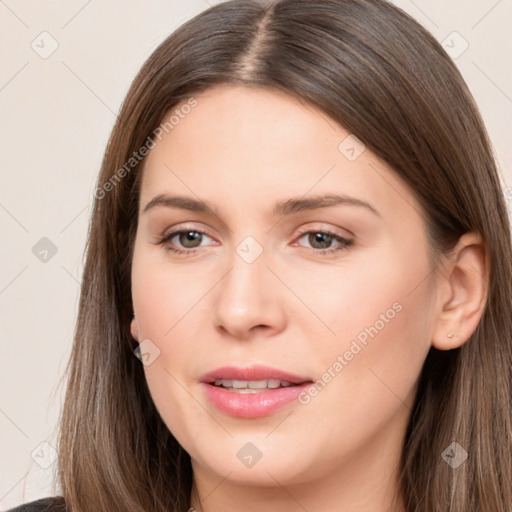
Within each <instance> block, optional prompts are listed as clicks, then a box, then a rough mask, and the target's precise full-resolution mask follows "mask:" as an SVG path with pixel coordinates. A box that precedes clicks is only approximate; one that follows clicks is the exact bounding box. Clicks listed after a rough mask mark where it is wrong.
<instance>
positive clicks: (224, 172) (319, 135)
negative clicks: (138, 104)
mask: <svg viewBox="0 0 512 512" xmlns="http://www.w3.org/2000/svg"><path fill="white" fill-rule="evenodd" d="M193 98H194V100H195V106H193V107H191V108H186V109H185V108H183V105H186V104H193V103H190V101H189V100H185V101H184V102H182V103H181V104H179V105H176V106H175V107H173V108H172V109H171V111H170V112H168V113H167V114H166V116H164V120H163V122H164V123H165V121H166V119H170V117H171V116H173V120H174V122H173V123H172V128H168V129H167V130H166V131H164V132H163V133H162V136H161V140H155V142H156V146H155V147H154V148H153V149H152V150H151V151H150V153H149V155H148V157H147V158H146V161H145V164H144V171H143V172H144V176H143V181H142V189H141V205H142V206H143V205H144V204H146V203H147V202H148V201H149V200H151V199H152V198H153V197H154V196H155V195H157V194H162V193H169V194H171V193H172V194H173V195H175V194H181V195H188V196H191V195H195V196H196V198H198V197H201V198H203V199H205V200H208V202H212V203H214V204H216V205H219V208H223V207H226V208H227V206H228V205H229V204H232V205H234V206H236V205H237V206H238V209H239V211H240V210H241V209H244V210H245V211H246V210H247V209H248V208H254V209H268V210H270V209H271V208H272V207H273V205H274V203H275V202H279V201H280V200H283V199H286V198H288V197H292V196H294V197H297V196H305V195H321V194H326V193H336V194H347V195H352V196H357V197H359V198H360V199H362V200H365V201H367V202H369V203H371V204H374V205H380V209H383V210H384V211H388V212H389V213H393V212H394V213H395V214H397V215H402V214H403V213H404V212H405V211H406V210H407V211H409V212H410V210H411V209H413V210H414V209H416V211H417V212H419V211H420V207H419V205H418V203H417V202H416V200H415V197H414V195H413V194H412V192H411V191H410V190H409V189H408V187H407V186H406V185H405V183H403V182H402V180H401V179H400V178H399V177H398V176H397V175H396V173H395V172H394V171H393V170H392V169H390V168H389V167H388V166H387V165H385V164H384V163H383V162H381V161H380V160H379V159H377V158H376V156H375V155H373V154H372V153H371V151H369V150H368V149H366V148H364V146H361V144H360V142H359V141H358V140H357V139H356V138H354V136H353V135H351V134H350V133H349V132H348V131H347V130H346V129H345V128H344V127H343V126H341V125H340V124H338V123H336V122H335V121H334V120H333V119H331V118H330V117H329V116H327V115H326V114H325V113H324V112H322V111H321V110H320V109H318V108H316V107H315V106H314V105H311V104H309V103H307V102H305V101H301V100H299V99H296V98H294V97H292V96H289V95H287V94H284V93H282V92H278V91H273V90H268V89H258V88H249V87H241V86H228V85H222V86H216V87H214V88H211V89H208V90H207V91H204V92H202V93H201V94H198V95H195V96H194V97H193ZM180 109H183V110H180ZM352 149H353V151H351V150H352ZM347 150H348V153H347ZM361 151H362V152H361ZM359 153H360V154H359ZM354 156H355V157H356V158H354ZM397 199H398V201H397ZM267 203H268V204H267Z"/></svg>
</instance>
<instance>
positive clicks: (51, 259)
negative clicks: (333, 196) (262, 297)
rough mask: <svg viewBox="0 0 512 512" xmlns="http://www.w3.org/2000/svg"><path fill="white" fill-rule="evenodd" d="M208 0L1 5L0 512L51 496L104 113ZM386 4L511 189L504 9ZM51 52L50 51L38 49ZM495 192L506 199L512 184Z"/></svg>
mask: <svg viewBox="0 0 512 512" xmlns="http://www.w3.org/2000/svg"><path fill="white" fill-rule="evenodd" d="M214 3H218V2H214V1H213V0H209V1H206V0H194V1H192V0H190V1H186V0H180V1H178V0H167V1H163V0H158V1H152V2H142V1H140V2H136V1H135V0H130V1H121V0H115V1H108V2H107V1H103V2H100V1H99V0H89V1H86V0H73V1H66V2H64V1H60V2H59V1H47V2H44V3H43V2H38V1H35V0H33V1H29V0H26V1H21V0H20V1H17V0H6V1H0V34H2V36H1V37H2V44H1V49H0V51H1V52H2V53H1V56H2V66H1V70H0V108H1V129H2V131H1V165H2V187H1V189H0V223H1V227H2V242H1V244H0V247H1V249H0V251H1V262H2V263H1V267H0V307H1V311H2V320H1V322H2V323H1V331H0V332H1V336H2V341H1V343H2V345H1V349H2V350H1V359H0V361H1V368H0V378H1V381H0V389H1V397H0V429H1V430H0V432H1V436H0V439H1V447H0V461H1V473H0V508H1V509H2V510H6V509H7V508H10V507H13V506H15V505H17V504H19V503H22V502H24V501H29V500H32V499H36V498H38V497H42V496H47V495H49V494H51V481H52V471H53V470H54V469H55V467H56V464H55V463H52V460H53V459H52V455H53V454H54V452H53V448H52V445H53V446H54V447H55V446H56V443H55V428H56V425H57V418H58V414H59V409H60V404H61V400H62V397H63V391H64V387H63V385H60V386H59V379H60V377H61V376H62V374H63V371H64V367H65V364H66V362H67V359H68V356H69V353H70V348H71V342H72V335H73V329H74V322H75V316H76V313H77V301H78V294H79V288H80V276H81V270H82V265H81V258H82V252H83V250H84V244H85V238H86V234H87V226H88V218H89V213H90V206H91V203H92V198H93V195H92V193H93V189H94V183H95V180H96V176H97V173H98V170H99V167H100V163H101V159H102V155H103V150H104V147H105V144H106V141H107V137H108V135H109V132H110V130H111V128H112V126H113V122H114V119H115V113H116V112H117V111H118V109H119V106H120V104H121V101H122V99H123V96H124V94H125V93H126V91H127V89H128V86H129V84H130V82H131V80H132V78H133V77H134V75H135V74H136V72H137V70H138V69H139V68H140V66H141V65H142V63H143V61H144V60H145V59H146V58H147V57H148V56H149V54H150V53H151V52H152V51H153V50H154V49H155V48H156V46H157V45H158V44H159V43H160V42H161V41H162V40H163V39H164V38H165V37H166V36H167V35H168V34H170V33H171V32H172V31H173V30H174V29H175V28H176V27H177V26H178V25H180V24H181V23H183V22H184V21H185V20H187V19H189V18H191V17H192V16H194V15H195V14H197V13H198V12H200V11H201V10H204V9H206V8H207V7H208V6H209V5H213V4H214ZM394 3H396V4H397V5H399V6H400V7H402V8H403V9H404V10H406V11H407V12H409V13H410V14H411V15H413V16H414V17H415V18H416V19H417V20H418V21H419V22H420V23H422V24H423V25H424V26H425V27H426V28H428V29H429V30H430V31H431V32H432V33H433V34H434V36H435V37H436V38H437V39H438V40H439V41H443V40H446V41H447V43H448V44H449V45H450V46H452V49H451V50H450V51H452V52H454V54H453V56H454V60H455V62H456V64H457V66H458V67H459V68H460V70H461V72H462V73H463V75H464V77H465V78H466V80H467V82H468V84H469V86H470V89H471V91H472V92H473V94H474V96H475V98H476V100H477V103H478V105H479V106H480V108H481V111H482V115H483V117H484V120H485V122H486V124H487V127H488V130H489V133H490V136H491V139H492V141H493V144H494V146H495V150H496V154H497V159H498V163H499V165H500V168H501V173H502V180H503V187H507V186H512V158H511V156H512V151H511V145H512V144H511V142H512V141H511V139H510V134H511V127H510V115H511V112H512V99H511V98H512V67H511V66H510V54H511V51H510V50H511V41H512V36H511V31H510V28H509V25H510V20H511V19H512V1H511V0H500V1H496V0H489V1H487V0H472V1H468V0H466V1H462V0H460V1H446V0H434V1H432V0H430V1H427V0H415V1H411V0H400V1H396V2H394ZM454 31H456V32H457V33H458V34H455V35H453V34H452V33H453V32H454ZM42 32H47V33H48V34H43V35H40V34H41V33H42ZM447 38H448V39H447ZM466 44H468V45H469V46H468V48H467V49H466V51H464V52H463V53H461V54H460V55H458V54H459V53H460V52H462V50H464V48H465V45H466ZM32 45H33V47H32ZM52 45H53V46H55V45H58V47H57V48H56V50H55V51H54V53H53V54H51V55H49V56H47V55H45V52H50V51H51V50H52ZM456 54H457V55H456ZM42 57H47V58H42ZM507 194H508V197H510V198H511V199H510V201H509V204H510V203H511V202H512V188H511V189H508V190H507ZM43 237H47V238H48V239H49V240H50V241H51V247H53V251H55V249H56V250H57V252H56V253H55V254H54V255H52V252H51V251H52V249H51V247H50V245H48V244H49V242H48V241H42V242H40V239H41V238H43ZM38 243H39V244H42V245H41V247H43V248H45V247H46V249H48V250H49V251H50V252H49V253H48V256H47V261H46V262H42V261H40V259H38V257H36V255H35V254H34V253H33V252H32V248H33V247H34V246H35V245H36V244H38ZM45 244H47V245H46V246H45ZM36 247H40V246H39V245H37V246H36ZM49 247H50V248H49ZM35 252H37V251H35ZM41 443H43V444H41ZM45 443H48V444H45ZM32 456H33V458H32ZM36 461H37V462H36Z"/></svg>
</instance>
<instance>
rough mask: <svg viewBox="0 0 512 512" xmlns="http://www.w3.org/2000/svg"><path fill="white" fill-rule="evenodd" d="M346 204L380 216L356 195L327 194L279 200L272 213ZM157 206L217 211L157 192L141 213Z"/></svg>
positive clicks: (201, 203)
mask: <svg viewBox="0 0 512 512" xmlns="http://www.w3.org/2000/svg"><path fill="white" fill-rule="evenodd" d="M338 205H348V206H359V207H363V208H366V209H367V210H369V211H370V212H372V213H373V214H374V215H376V216H378V217H381V214H380V213H379V212H378V211H377V209H376V208H375V207H374V206H372V205H371V204H369V203H367V202H366V201H363V200H361V199H357V198H356V197H352V196H348V195H337V194H327V195H321V196H310V197H305V198H304V197H300V198H291V199H288V200H286V201H280V202H278V203H276V204H275V205H274V210H273V213H274V215H276V216H277V215H289V214H291V213H297V212H302V211H307V210H316V209H319V208H327V207H329V206H338ZM157 206H163V207H167V208H180V209H183V210H189V211H192V212H200V213H214V214H215V215H217V211H216V210H215V208H214V207H213V205H212V204H210V203H208V202H206V201H201V200H198V199H194V198H191V197H185V196H169V195H165V194H159V195H157V196H155V197H154V198H153V199H151V201H149V203H148V204H146V206H145V207H144V210H143V213H146V212H147V211H149V210H151V209H152V208H155V207H157Z"/></svg>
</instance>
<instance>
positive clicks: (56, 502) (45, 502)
mask: <svg viewBox="0 0 512 512" xmlns="http://www.w3.org/2000/svg"><path fill="white" fill-rule="evenodd" d="M66 510H67V509H66V503H65V502H64V498H63V497H62V496H52V497H51V498H42V499H39V500H36V501H31V502H29V503H24V504H23V505H19V506H18V507H15V508H11V509H9V510H7V512H66Z"/></svg>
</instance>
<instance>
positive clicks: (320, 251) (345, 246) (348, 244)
mask: <svg viewBox="0 0 512 512" xmlns="http://www.w3.org/2000/svg"><path fill="white" fill-rule="evenodd" d="M189 232H192V233H199V234H201V235H206V236H209V235H208V234H207V233H205V232H204V231H200V230H197V229H186V228H185V229H178V230H175V231H171V232H170V233H167V234H166V235H163V236H162V237H160V239H159V241H158V242H157V244H158V245H162V246H163V247H164V249H165V250H166V251H168V252H172V253H174V254H176V255H182V254H185V255H186V256H193V255H194V254H196V253H197V252H198V251H199V249H198V248H193V249H175V248H173V247H171V246H169V245H166V244H167V242H169V241H170V240H171V239H173V238H174V237H175V236H176V235H179V234H182V233H189ZM308 233H315V234H318V233H321V234H322V235H328V236H332V237H333V239H334V240H336V241H338V242H339V243H340V244H341V245H339V246H337V247H335V248H331V249H310V250H311V251H313V252H314V253H316V254H320V255H321V256H329V255H331V254H333V253H336V252H338V251H345V250H347V249H348V248H349V247H351V246H352V245H353V244H354V240H348V239H346V238H343V237H341V236H339V235H337V234H336V233H333V232H332V231H329V230H312V229H309V230H304V231H302V232H300V233H299V236H298V240H300V239H301V238H302V237H303V236H304V235H307V234H308ZM210 238H211V237H210ZM305 249H308V248H307V247H305Z"/></svg>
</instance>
